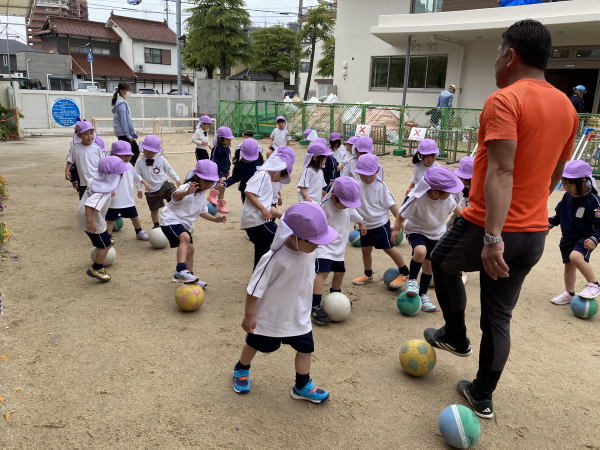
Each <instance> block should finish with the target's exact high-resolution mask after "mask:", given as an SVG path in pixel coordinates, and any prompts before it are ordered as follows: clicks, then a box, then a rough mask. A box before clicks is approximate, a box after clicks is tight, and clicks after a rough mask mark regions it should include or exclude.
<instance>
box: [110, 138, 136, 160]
mask: <svg viewBox="0 0 600 450" xmlns="http://www.w3.org/2000/svg"><path fill="white" fill-rule="evenodd" d="M110 154H111V155H115V156H117V155H120V156H126V155H130V156H133V152H132V151H131V144H130V143H129V142H127V141H116V142H113V143H112V145H111V146H110Z"/></svg>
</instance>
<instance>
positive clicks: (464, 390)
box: [423, 19, 579, 419]
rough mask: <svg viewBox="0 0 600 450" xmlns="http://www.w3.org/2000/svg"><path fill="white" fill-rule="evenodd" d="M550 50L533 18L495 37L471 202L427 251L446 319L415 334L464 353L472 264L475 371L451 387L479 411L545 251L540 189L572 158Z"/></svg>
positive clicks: (565, 102) (569, 125)
mask: <svg viewBox="0 0 600 450" xmlns="http://www.w3.org/2000/svg"><path fill="white" fill-rule="evenodd" d="M551 48H552V38H551V37H550V32H549V31H548V29H547V28H546V27H545V26H543V25H542V24H541V23H540V22H537V21H535V20H531V19H527V20H523V21H521V22H517V23H515V24H514V25H512V26H511V27H510V28H509V29H508V30H506V31H505V32H504V34H503V35H502V42H501V44H500V47H499V48H498V55H497V59H496V65H495V70H496V85H497V86H498V87H499V88H500V90H499V91H497V92H495V93H493V94H492V95H490V96H489V97H488V99H487V100H486V102H485V105H484V108H483V111H482V113H481V117H480V127H479V136H478V142H479V150H478V152H477V156H476V158H475V161H474V164H473V178H472V181H471V190H470V196H469V202H470V203H471V206H467V207H466V208H465V209H464V210H463V211H462V217H461V218H459V219H457V220H456V222H455V224H454V226H453V227H452V228H451V229H450V230H449V231H448V232H447V233H446V235H445V236H443V237H442V239H440V241H439V242H438V244H437V246H436V248H435V249H434V251H433V252H432V254H431V262H432V266H433V274H434V277H435V292H436V294H437V299H438V301H439V303H440V306H441V308H442V311H443V314H444V320H445V322H446V324H445V325H444V326H443V327H442V328H440V329H435V328H427V329H426V330H425V331H424V332H423V334H424V336H425V339H426V340H427V342H429V343H430V344H431V345H432V346H434V347H436V348H439V349H442V350H447V351H449V352H451V353H453V354H455V355H458V356H469V355H470V354H471V345H470V341H469V338H468V337H467V328H466V326H465V307H466V303H467V297H466V292H465V288H464V285H463V283H462V280H461V272H475V271H479V272H480V282H481V296H480V302H481V319H480V327H481V331H482V332H483V334H482V337H481V346H480V349H479V371H478V372H477V377H476V378H475V380H474V381H473V382H470V381H467V380H462V381H460V382H459V383H458V385H457V389H458V391H459V393H461V394H462V395H464V396H465V397H466V398H467V400H468V401H469V402H470V403H471V406H473V409H474V411H475V413H476V414H477V415H478V416H479V417H483V418H487V419H489V418H492V416H493V405H492V393H493V392H494V390H495V389H496V385H497V384H498V381H499V379H500V376H501V374H502V370H503V369H504V365H505V363H506V361H507V359H508V354H509V352H510V319H511V317H512V310H513V309H514V307H515V305H516V303H517V300H518V298H519V293H520V291H521V286H522V284H523V281H524V280H525V277H526V276H527V274H528V273H529V271H530V270H531V269H532V267H533V266H534V265H535V264H536V263H537V262H538V261H539V259H540V257H541V256H542V253H543V251H544V243H545V238H546V230H547V229H548V208H547V202H548V196H549V194H550V193H551V192H552V190H553V189H554V188H555V187H556V185H557V184H558V181H559V180H560V177H561V175H562V172H563V169H564V166H565V162H566V161H568V160H569V159H570V157H571V152H572V149H573V143H574V140H575V133H576V132H577V128H578V123H579V119H578V116H577V113H576V112H575V110H574V109H573V107H572V106H571V104H570V101H569V99H568V98H567V97H566V96H565V95H564V94H563V93H562V92H560V91H559V90H557V89H555V88H554V87H552V86H551V85H550V84H549V83H547V82H546V81H545V78H544V70H545V69H546V64H547V62H548V57H549V56H550V51H551Z"/></svg>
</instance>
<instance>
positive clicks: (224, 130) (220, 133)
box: [217, 127, 233, 139]
mask: <svg viewBox="0 0 600 450" xmlns="http://www.w3.org/2000/svg"><path fill="white" fill-rule="evenodd" d="M217 137H218V138H225V139H233V134H232V133H231V130H230V129H229V128H228V127H221V128H219V129H217Z"/></svg>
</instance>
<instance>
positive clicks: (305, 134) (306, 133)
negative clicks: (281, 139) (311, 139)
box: [302, 128, 312, 139]
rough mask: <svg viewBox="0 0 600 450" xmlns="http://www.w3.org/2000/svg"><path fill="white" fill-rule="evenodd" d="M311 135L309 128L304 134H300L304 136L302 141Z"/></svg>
mask: <svg viewBox="0 0 600 450" xmlns="http://www.w3.org/2000/svg"><path fill="white" fill-rule="evenodd" d="M310 133H312V130H311V129H310V128H307V129H306V130H304V133H302V135H303V136H304V139H306V138H308V135H309V134H310Z"/></svg>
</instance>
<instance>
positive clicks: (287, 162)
mask: <svg viewBox="0 0 600 450" xmlns="http://www.w3.org/2000/svg"><path fill="white" fill-rule="evenodd" d="M278 156H279V157H280V158H281V159H282V160H283V162H285V166H286V169H287V173H288V176H287V178H286V180H289V179H290V177H291V176H292V170H294V161H295V160H293V159H292V158H291V156H290V155H289V154H288V153H279V154H278ZM283 184H289V181H288V182H287V183H285V182H284V183H283Z"/></svg>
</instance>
